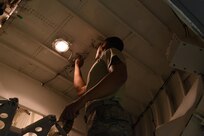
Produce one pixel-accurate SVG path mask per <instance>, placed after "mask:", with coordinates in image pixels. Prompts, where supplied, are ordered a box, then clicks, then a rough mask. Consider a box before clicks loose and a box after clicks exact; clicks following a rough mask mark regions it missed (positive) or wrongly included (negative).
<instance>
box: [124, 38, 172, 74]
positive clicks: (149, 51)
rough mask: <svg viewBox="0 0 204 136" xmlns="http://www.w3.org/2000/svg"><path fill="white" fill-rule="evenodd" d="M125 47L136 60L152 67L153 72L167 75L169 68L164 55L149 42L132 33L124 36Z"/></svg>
mask: <svg viewBox="0 0 204 136" xmlns="http://www.w3.org/2000/svg"><path fill="white" fill-rule="evenodd" d="M125 49H126V51H127V53H128V54H130V55H131V56H132V57H134V58H135V59H136V60H138V61H139V62H141V63H143V64H144V65H145V66H146V67H148V68H149V69H152V71H153V72H155V74H157V75H163V76H164V77H166V75H168V73H169V70H170V69H169V64H168V63H167V61H166V57H165V56H164V55H163V54H161V52H159V51H158V50H156V49H155V48H154V47H152V46H151V45H150V44H147V43H146V42H143V41H141V40H140V39H139V38H138V37H137V36H136V35H134V34H133V35H132V36H129V37H127V38H126V40H125Z"/></svg>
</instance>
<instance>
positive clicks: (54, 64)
mask: <svg viewBox="0 0 204 136" xmlns="http://www.w3.org/2000/svg"><path fill="white" fill-rule="evenodd" d="M34 58H35V59H36V60H38V61H39V62H41V63H43V64H45V65H47V66H48V67H50V68H51V69H53V70H55V71H58V72H60V71H62V70H63V69H64V67H65V66H66V65H67V64H68V62H65V61H64V60H62V59H61V58H59V57H57V56H56V55H55V54H53V53H52V52H50V51H48V50H47V49H45V48H41V50H40V51H39V52H38V54H36V56H35V57H34Z"/></svg>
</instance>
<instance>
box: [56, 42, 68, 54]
mask: <svg viewBox="0 0 204 136" xmlns="http://www.w3.org/2000/svg"><path fill="white" fill-rule="evenodd" d="M53 44H54V48H55V50H56V51H57V52H66V51H67V50H68V49H69V42H67V41H65V40H63V39H56V40H55V41H54V43H53Z"/></svg>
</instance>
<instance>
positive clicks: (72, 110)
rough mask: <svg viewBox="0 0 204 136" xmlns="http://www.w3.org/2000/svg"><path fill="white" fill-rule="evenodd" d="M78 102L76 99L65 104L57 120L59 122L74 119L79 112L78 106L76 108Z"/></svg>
mask: <svg viewBox="0 0 204 136" xmlns="http://www.w3.org/2000/svg"><path fill="white" fill-rule="evenodd" d="M78 107H79V106H78V103H77V101H74V102H72V103H70V104H69V105H67V106H66V107H65V108H64V110H63V112H62V114H61V116H60V118H59V121H61V122H66V121H68V120H74V118H75V117H76V116H77V115H78V113H79V108H78Z"/></svg>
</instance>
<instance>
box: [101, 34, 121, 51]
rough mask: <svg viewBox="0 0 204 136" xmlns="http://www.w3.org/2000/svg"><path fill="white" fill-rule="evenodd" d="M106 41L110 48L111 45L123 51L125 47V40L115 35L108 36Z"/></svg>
mask: <svg viewBox="0 0 204 136" xmlns="http://www.w3.org/2000/svg"><path fill="white" fill-rule="evenodd" d="M105 42H106V44H107V45H108V47H110V48H111V47H112V48H116V49H118V50H120V51H122V50H123V48H124V44H123V41H122V40H121V39H120V38H118V37H115V36H113V37H108V38H106V39H105Z"/></svg>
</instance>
